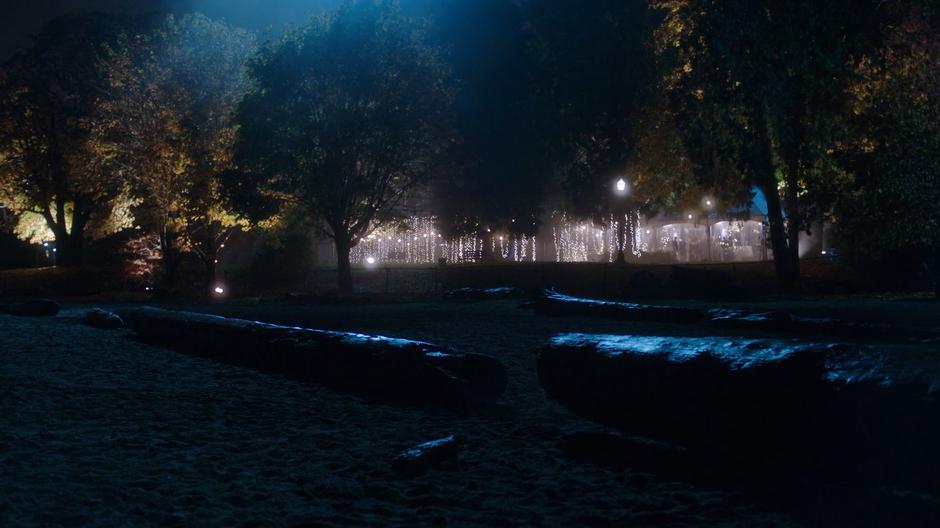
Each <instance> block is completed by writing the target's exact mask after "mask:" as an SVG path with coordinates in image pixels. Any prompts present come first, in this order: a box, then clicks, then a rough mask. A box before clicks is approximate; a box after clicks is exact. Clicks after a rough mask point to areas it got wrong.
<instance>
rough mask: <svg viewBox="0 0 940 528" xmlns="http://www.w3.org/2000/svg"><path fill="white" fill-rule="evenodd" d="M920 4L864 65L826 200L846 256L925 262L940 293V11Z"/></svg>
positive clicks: (900, 19)
mask: <svg viewBox="0 0 940 528" xmlns="http://www.w3.org/2000/svg"><path fill="white" fill-rule="evenodd" d="M918 4H921V3H918V2H912V3H911V4H910V7H909V8H907V9H906V10H905V11H904V12H902V13H900V14H899V15H898V16H897V17H896V18H897V19H898V21H897V22H896V23H894V24H891V25H890V26H888V27H887V28H886V33H887V38H886V41H885V44H884V45H883V46H882V47H881V48H880V49H879V50H877V51H876V52H875V53H872V54H870V55H869V56H868V57H867V58H866V60H865V61H864V62H863V63H862V64H861V65H860V67H859V69H858V77H857V80H856V82H855V83H853V85H852V87H851V90H850V92H851V94H852V114H851V120H850V121H849V129H850V132H851V136H850V139H851V140H850V141H845V142H843V143H842V144H840V145H839V146H838V147H837V149H836V153H835V155H836V157H837V158H838V159H839V164H840V167H841V168H842V169H843V170H844V171H845V177H844V180H845V182H844V184H843V185H841V186H838V187H836V188H834V189H830V190H828V192H826V193H825V194H824V196H823V197H821V200H824V201H825V203H827V204H828V205H829V206H831V210H829V211H830V212H831V215H832V217H833V219H834V220H835V222H836V227H837V228H838V229H837V233H838V236H839V239H840V241H841V243H842V244H843V249H844V253H845V254H846V255H847V256H851V257H855V258H854V259H853V260H856V261H861V262H862V263H866V262H872V261H884V260H886V259H889V258H892V257H894V258H897V257H902V258H901V260H902V261H907V262H917V263H927V264H928V265H930V266H932V270H931V271H932V272H933V275H934V287H935V290H936V291H937V294H938V295H937V296H938V297H940V208H938V207H937V204H938V203H940V157H938V153H940V39H938V38H937V36H938V34H940V19H938V17H940V10H938V9H937V8H935V7H934V8H933V9H930V8H929V7H928V6H929V4H928V3H922V4H921V5H918ZM897 266H898V262H897V261H894V262H893V263H892V266H891V267H897Z"/></svg>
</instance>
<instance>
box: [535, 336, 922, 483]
mask: <svg viewBox="0 0 940 528" xmlns="http://www.w3.org/2000/svg"><path fill="white" fill-rule="evenodd" d="M538 373H539V379H540V381H541V383H542V386H543V388H544V389H545V391H546V392H547V393H548V394H549V395H550V396H551V397H553V398H555V399H557V400H558V401H559V402H561V403H562V404H563V405H565V406H566V407H568V408H569V409H571V410H572V411H574V412H575V413H577V414H579V415H581V416H584V417H586V418H589V419H591V420H594V421H597V422H599V423H602V424H605V425H609V426H613V427H616V428H618V429H621V430H623V431H626V432H629V433H632V434H641V435H646V436H650V437H653V438H658V439H662V440H666V441H669V442H675V443H678V444H680V445H684V446H687V447H692V448H696V449H699V450H702V451H704V452H707V453H712V454H713V455H714V456H715V457H716V460H722V461H733V462H737V463H743V464H753V465H754V467H761V465H765V466H772V467H774V468H775V469H774V471H779V470H781V468H789V469H793V470H804V469H806V468H817V467H821V466H826V467H827V468H828V469H833V468H835V469H839V470H847V469H851V471H852V472H854V473H861V474H866V475H873V474H886V473H893V474H895V475H903V476H905V477H910V476H911V475H915V474H916V475H923V476H924V477H925V478H926V483H927V484H928V485H929V486H931V487H932V488H933V489H940V481H938V477H937V475H938V471H940V453H938V452H937V451H936V446H937V445H940V444H938V442H940V405H938V404H937V402H936V401H935V394H934V388H935V387H940V383H937V382H938V381H940V357H937V356H935V355H933V354H928V353H925V352H924V351H923V350H913V349H912V350H906V351H905V350H901V351H899V352H897V353H896V354H887V353H885V352H883V351H881V350H878V349H874V348H858V347H846V346H837V345H831V344H817V343H801V342H796V341H779V340H757V339H737V340H731V339H727V338H710V337H705V338H673V337H650V336H625V335H586V334H565V335H559V336H556V337H554V338H552V339H551V340H550V341H549V343H548V344H547V345H546V346H545V348H544V349H543V351H542V352H541V354H540V356H539V359H538ZM905 468H906V469H905ZM921 484H924V482H921Z"/></svg>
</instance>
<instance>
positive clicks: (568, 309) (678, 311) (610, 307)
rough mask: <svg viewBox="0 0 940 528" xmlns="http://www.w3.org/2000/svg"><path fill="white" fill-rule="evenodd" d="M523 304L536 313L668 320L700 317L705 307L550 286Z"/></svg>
mask: <svg viewBox="0 0 940 528" xmlns="http://www.w3.org/2000/svg"><path fill="white" fill-rule="evenodd" d="M526 307H528V308H532V309H534V310H535V313H537V314H539V315H559V316H573V317H603V318H609V319H621V320H626V321H657V322H669V323H689V322H695V321H700V320H702V319H704V318H705V315H706V314H705V311H704V310H698V309H695V308H683V307H680V306H659V305H652V304H634V303H628V302H619V301H602V300H598V299H586V298H583V297H573V296H571V295H564V294H561V293H557V292H555V291H552V290H548V291H546V292H545V293H544V294H543V295H542V296H541V297H539V298H538V299H537V300H535V301H533V302H531V303H529V304H527V305H526Z"/></svg>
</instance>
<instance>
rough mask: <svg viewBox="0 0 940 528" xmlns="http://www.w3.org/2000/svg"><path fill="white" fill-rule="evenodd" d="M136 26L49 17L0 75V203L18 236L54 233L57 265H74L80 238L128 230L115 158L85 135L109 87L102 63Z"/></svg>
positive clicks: (105, 18) (116, 21)
mask: <svg viewBox="0 0 940 528" xmlns="http://www.w3.org/2000/svg"><path fill="white" fill-rule="evenodd" d="M136 23H139V21H138V20H134V19H128V18H120V17H108V16H104V15H88V16H66V17H60V18H57V19H54V20H53V21H52V22H50V23H49V24H48V25H47V26H46V27H45V28H44V29H43V30H42V31H41V32H40V33H39V35H38V36H36V38H35V40H34V42H33V44H32V46H31V47H30V48H29V49H27V50H25V51H24V52H22V53H20V54H19V55H17V56H15V57H13V59H11V60H10V61H9V62H8V63H7V64H5V65H4V68H3V73H2V77H0V203H3V204H4V205H5V206H6V207H7V208H9V209H10V210H12V211H13V212H14V213H15V214H17V215H18V216H19V218H20V222H21V223H20V226H19V228H18V233H19V234H20V236H21V237H23V238H28V239H33V240H38V239H45V238H46V237H48V236H50V235H51V236H53V237H54V238H55V242H56V250H57V251H58V259H57V260H58V263H59V264H63V265H76V264H80V263H81V260H82V253H83V248H84V245H85V241H86V239H87V238H93V237H101V236H104V235H107V234H109V233H110V232H113V231H115V230H117V229H120V228H121V227H125V226H126V225H125V222H124V221H123V220H125V219H126V215H125V216H121V218H119V219H118V221H115V219H114V217H113V213H114V211H115V208H116V206H118V205H123V206H124V207H123V208H122V209H123V210H124V211H126V209H127V206H128V205H129V202H130V201H129V198H128V196H127V187H126V186H125V185H124V182H123V180H122V178H121V177H120V174H119V171H118V168H117V166H116V164H115V163H114V160H113V158H111V157H110V156H108V155H106V154H103V153H102V151H101V150H100V145H99V144H97V143H96V141H95V138H94V137H93V135H92V133H91V130H92V128H93V126H94V120H95V113H96V109H97V107H96V105H97V99H98V95H99V94H100V92H101V91H102V90H103V89H104V87H105V86H106V84H107V80H106V72H105V71H103V70H102V68H101V65H102V63H103V62H104V61H106V60H107V59H108V57H110V56H112V55H113V54H114V53H115V52H116V50H118V49H119V47H120V41H121V35H122V33H123V31H124V30H125V28H127V27H128V26H131V25H133V24H136Z"/></svg>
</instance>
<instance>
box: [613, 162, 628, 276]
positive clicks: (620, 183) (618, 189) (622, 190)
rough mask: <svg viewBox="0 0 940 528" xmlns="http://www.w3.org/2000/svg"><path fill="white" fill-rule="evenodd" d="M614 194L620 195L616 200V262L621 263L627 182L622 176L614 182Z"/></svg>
mask: <svg viewBox="0 0 940 528" xmlns="http://www.w3.org/2000/svg"><path fill="white" fill-rule="evenodd" d="M614 194H615V195H617V196H619V197H620V200H619V201H618V205H619V206H620V207H619V210H620V214H619V215H618V216H617V264H623V263H624V262H625V260H624V258H623V246H624V243H625V242H626V237H625V231H624V230H625V227H626V226H624V223H625V222H624V218H625V217H626V211H625V209H626V204H625V202H626V197H627V182H626V180H624V179H623V178H620V179H618V180H617V182H616V183H615V184H614Z"/></svg>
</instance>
